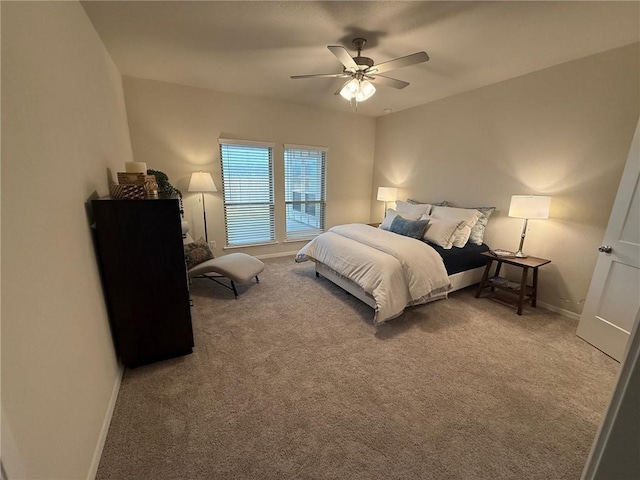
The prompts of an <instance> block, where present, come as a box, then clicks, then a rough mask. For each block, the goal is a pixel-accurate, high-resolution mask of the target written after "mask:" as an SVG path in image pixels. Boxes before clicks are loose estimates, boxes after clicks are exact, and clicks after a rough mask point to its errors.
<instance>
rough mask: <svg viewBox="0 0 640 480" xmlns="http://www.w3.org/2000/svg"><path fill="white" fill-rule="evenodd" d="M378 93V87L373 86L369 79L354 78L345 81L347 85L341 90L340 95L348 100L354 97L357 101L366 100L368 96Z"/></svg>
mask: <svg viewBox="0 0 640 480" xmlns="http://www.w3.org/2000/svg"><path fill="white" fill-rule="evenodd" d="M374 93H376V87H374V86H373V83H371V82H370V81H368V80H358V79H357V78H354V79H353V80H351V81H349V82H347V83H345V85H344V86H343V87H342V89H341V90H340V95H342V97H343V98H345V99H347V100H351V99H354V98H355V100H356V102H364V101H365V100H367V99H368V98H371V96H372V95H373V94H374Z"/></svg>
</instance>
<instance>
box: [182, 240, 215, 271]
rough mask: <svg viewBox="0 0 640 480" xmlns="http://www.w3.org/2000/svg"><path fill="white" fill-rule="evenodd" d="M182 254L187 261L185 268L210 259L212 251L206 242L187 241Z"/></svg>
mask: <svg viewBox="0 0 640 480" xmlns="http://www.w3.org/2000/svg"><path fill="white" fill-rule="evenodd" d="M184 256H185V259H186V261H187V268H188V269H192V268H193V267H195V266H196V265H200V264H201V263H202V262H206V261H207V260H211V259H212V258H213V253H212V252H211V249H210V248H209V245H207V244H206V243H198V242H193V243H187V244H186V245H185V246H184Z"/></svg>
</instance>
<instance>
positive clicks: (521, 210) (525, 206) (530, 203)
mask: <svg viewBox="0 0 640 480" xmlns="http://www.w3.org/2000/svg"><path fill="white" fill-rule="evenodd" d="M550 207H551V197H546V196H541V195H513V196H512V197H511V204H510V205H509V216H510V217H514V218H549V208H550Z"/></svg>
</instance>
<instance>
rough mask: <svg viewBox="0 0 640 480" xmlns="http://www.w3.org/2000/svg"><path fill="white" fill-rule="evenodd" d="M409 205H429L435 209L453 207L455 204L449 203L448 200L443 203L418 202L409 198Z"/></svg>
mask: <svg viewBox="0 0 640 480" xmlns="http://www.w3.org/2000/svg"><path fill="white" fill-rule="evenodd" d="M407 203H412V204H414V205H422V204H428V205H432V206H434V207H453V204H452V203H449V202H447V201H446V200H443V201H442V202H420V201H418V200H414V199H413V198H407Z"/></svg>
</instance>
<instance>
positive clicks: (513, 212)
mask: <svg viewBox="0 0 640 480" xmlns="http://www.w3.org/2000/svg"><path fill="white" fill-rule="evenodd" d="M550 206H551V197H546V196H542V195H513V196H512V197H511V204H510V205H509V216H510V217H514V218H524V225H523V226H522V234H521V235H520V246H519V247H518V251H517V252H516V254H515V256H516V257H517V258H527V255H525V254H524V253H523V252H522V246H523V245H524V237H525V235H526V234H527V222H528V220H529V219H544V218H549V207H550Z"/></svg>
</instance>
